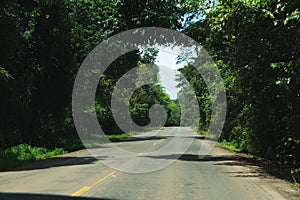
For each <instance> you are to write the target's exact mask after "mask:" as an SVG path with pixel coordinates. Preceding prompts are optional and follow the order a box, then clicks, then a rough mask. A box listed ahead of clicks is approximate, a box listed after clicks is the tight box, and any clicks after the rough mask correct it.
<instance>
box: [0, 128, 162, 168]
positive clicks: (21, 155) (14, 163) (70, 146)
mask: <svg viewBox="0 0 300 200" xmlns="http://www.w3.org/2000/svg"><path fill="white" fill-rule="evenodd" d="M159 128H161V127H153V128H148V129H147V130H145V131H151V130H156V129H159ZM136 134H138V132H132V133H123V134H112V135H106V138H107V139H109V140H110V141H112V142H118V141H121V140H123V139H126V138H129V137H131V136H133V135H136ZM97 137H98V139H99V141H101V140H100V139H101V137H100V136H97ZM101 144H103V143H101V142H98V141H97V140H92V141H90V142H86V143H85V145H83V144H82V141H81V140H80V139H72V138H70V139H61V140H58V141H57V143H56V146H58V147H60V148H53V149H47V148H44V147H32V146H30V145H28V144H19V145H17V146H14V147H10V148H7V149H5V150H1V149H0V171H5V170H9V169H13V168H16V167H20V166H22V165H24V164H26V163H30V162H32V161H38V160H44V159H47V158H53V157H56V156H58V155H62V154H65V153H67V152H72V151H76V150H80V149H84V148H93V147H98V146H99V145H101Z"/></svg>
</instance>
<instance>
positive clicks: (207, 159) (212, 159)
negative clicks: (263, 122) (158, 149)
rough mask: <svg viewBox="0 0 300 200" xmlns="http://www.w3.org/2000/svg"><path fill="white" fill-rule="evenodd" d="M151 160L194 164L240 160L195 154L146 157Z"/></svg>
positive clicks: (227, 156) (228, 156)
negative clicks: (194, 162)
mask: <svg viewBox="0 0 300 200" xmlns="http://www.w3.org/2000/svg"><path fill="white" fill-rule="evenodd" d="M147 157H149V158H153V159H178V160H181V161H196V162H216V161H229V160H232V161H234V160H242V158H240V157H238V156H234V155H233V156H231V155H219V156H211V155H197V154H182V155H181V154H171V155H161V156H147Z"/></svg>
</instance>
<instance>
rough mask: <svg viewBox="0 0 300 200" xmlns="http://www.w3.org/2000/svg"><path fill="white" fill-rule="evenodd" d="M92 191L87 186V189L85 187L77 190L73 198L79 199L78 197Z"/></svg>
mask: <svg viewBox="0 0 300 200" xmlns="http://www.w3.org/2000/svg"><path fill="white" fill-rule="evenodd" d="M90 189H91V188H90V187H89V186H85V187H83V188H81V189H79V190H77V191H76V192H74V193H73V194H72V195H71V197H77V196H79V195H81V194H83V193H85V192H86V191H88V190H90Z"/></svg>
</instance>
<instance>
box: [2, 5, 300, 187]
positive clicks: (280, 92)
mask: <svg viewBox="0 0 300 200" xmlns="http://www.w3.org/2000/svg"><path fill="white" fill-rule="evenodd" d="M299 8H300V3H299V2H298V1H285V0H253V1H247V0H235V1H227V0H218V1H217V0H216V1H206V0H198V1H195V0H110V1H104V0H1V2H0V27H1V29H0V39H1V40H0V92H1V96H0V104H1V109H0V145H1V146H0V148H1V154H0V157H1V159H8V158H10V157H12V156H15V154H16V152H17V150H15V151H8V150H12V149H22V148H26V149H25V150H24V151H29V150H30V149H31V148H33V147H40V148H41V149H40V152H44V151H45V150H44V149H42V148H47V149H55V148H56V150H57V151H59V152H61V151H72V150H75V149H80V148H82V145H81V143H80V140H79V139H78V135H77V133H76V130H75V127H74V122H73V116H72V89H73V84H74V80H75V77H76V74H77V71H78V69H79V67H80V65H81V63H82V61H83V60H84V58H85V57H86V56H87V55H88V54H89V52H90V51H91V50H92V49H93V48H94V47H95V46H97V45H98V44H99V43H100V42H101V41H104V40H106V39H107V38H109V37H111V36H112V35H114V34H117V33H120V32H122V31H126V30H130V29H133V28H139V27H163V28H168V29H172V30H177V31H179V32H181V33H184V34H186V35H187V36H189V37H191V38H193V39H194V40H195V41H197V42H198V43H200V44H201V45H202V46H203V47H204V48H205V50H206V51H207V52H208V53H209V55H210V56H211V57H212V59H213V60H214V62H215V63H216V65H217V67H218V70H219V72H220V74H221V76H222V78H223V80H224V85H225V89H226V96H227V115H226V121H225V126H224V128H223V131H222V135H221V137H220V138H219V141H220V142H224V143H228V144H230V145H233V146H234V147H235V148H237V149H240V150H241V151H242V152H246V153H250V154H253V155H257V156H260V157H264V158H266V159H269V160H272V161H274V162H277V163H279V164H280V165H281V166H283V167H284V168H286V169H288V170H290V172H291V174H292V176H293V178H294V179H295V180H296V179H297V180H298V181H299V179H300V175H299V174H300V172H299V167H300V159H299V158H300V132H299V131H300V123H299V121H300V10H299ZM157 53H158V52H157V51H156V50H155V49H149V50H147V51H146V52H144V53H142V52H131V53H128V54H126V55H124V56H122V57H120V58H118V59H117V60H116V61H115V62H114V63H112V65H111V66H110V67H109V69H108V70H107V71H106V72H105V74H104V76H103V77H101V79H100V82H99V86H98V88H97V102H96V105H95V108H96V111H97V116H98V120H99V123H100V124H101V126H102V128H103V129H104V130H105V132H106V133H111V135H122V134H124V133H123V132H122V131H121V130H120V128H119V127H118V126H117V125H116V124H115V122H114V119H113V116H112V113H111V109H110V98H111V95H112V88H114V86H115V84H116V83H117V81H118V79H119V78H120V77H121V76H122V74H124V73H126V72H127V71H129V70H130V69H131V68H132V67H133V66H137V65H145V64H147V63H152V62H153V61H154V60H155V57H156V55H157ZM145 71H147V69H145ZM179 71H180V74H181V75H180V76H181V77H185V78H186V79H187V80H188V81H189V83H190V84H191V85H192V86H193V88H194V91H195V92H196V95H197V100H198V103H199V112H200V114H201V115H200V120H199V122H197V123H196V124H195V126H196V127H197V129H198V131H199V132H200V133H204V134H205V133H206V131H207V129H208V125H209V122H210V117H211V111H210V110H211V99H210V96H209V94H208V89H207V86H206V85H205V82H204V80H203V78H202V77H201V75H200V74H199V73H198V72H197V70H196V69H195V68H194V67H193V66H192V65H189V64H187V65H186V66H185V67H183V68H181V69H180V70H179ZM141 73H143V72H141ZM157 74H158V69H157V70H156V75H157ZM156 79H157V80H156V82H157V84H153V85H148V86H144V87H142V88H140V89H139V90H137V91H136V92H135V93H134V95H133V96H132V98H131V99H130V108H129V109H130V114H131V116H132V118H133V120H134V121H135V122H136V123H137V124H140V125H146V124H148V123H149V117H148V114H149V108H150V107H151V105H154V104H156V103H160V104H162V105H163V106H164V108H165V109H166V110H167V113H168V118H167V122H166V124H165V125H166V126H178V125H179V124H180V106H179V105H178V101H177V100H174V99H171V98H170V96H169V95H168V94H167V93H166V91H165V89H164V88H163V86H161V85H160V84H159V77H158V75H157V77H156ZM178 79H179V81H180V79H181V78H180V77H179V78H178ZM59 149H61V150H59ZM13 152H15V154H14V153H13ZM25 157H26V156H25ZM30 158H31V157H30ZM24 159H26V158H24Z"/></svg>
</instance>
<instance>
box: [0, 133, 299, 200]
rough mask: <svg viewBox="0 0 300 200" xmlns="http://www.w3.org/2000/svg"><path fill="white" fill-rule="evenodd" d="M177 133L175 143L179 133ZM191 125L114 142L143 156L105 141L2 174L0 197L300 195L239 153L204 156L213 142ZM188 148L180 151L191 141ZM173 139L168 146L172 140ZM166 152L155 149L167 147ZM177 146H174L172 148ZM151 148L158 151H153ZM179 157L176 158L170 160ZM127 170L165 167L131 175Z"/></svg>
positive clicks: (216, 152)
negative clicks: (202, 151)
mask: <svg viewBox="0 0 300 200" xmlns="http://www.w3.org/2000/svg"><path fill="white" fill-rule="evenodd" d="M175 135H179V137H176V138H177V140H175V142H174V143H172V141H174V136H175ZM194 136H195V133H194V132H193V131H192V130H191V129H189V128H183V129H178V128H164V129H162V130H159V131H151V132H147V133H143V134H141V135H140V136H136V137H134V138H132V139H129V140H127V141H124V142H118V143H115V145H117V146H118V147H120V148H122V149H126V150H127V151H129V152H136V153H139V154H138V155H139V156H138V158H136V157H130V156H129V157H126V156H124V155H120V154H119V152H118V151H117V150H115V149H113V148H112V146H111V145H110V144H105V145H103V146H102V147H100V148H97V149H92V150H91V152H92V153H93V154H95V155H96V156H97V159H95V157H94V156H92V155H91V153H90V152H88V151H87V150H81V151H77V152H73V153H70V154H67V155H65V156H63V157H60V158H56V159H54V160H50V161H49V160H47V161H43V162H40V163H39V164H38V165H37V164H34V165H28V166H25V167H24V168H20V169H17V170H14V171H10V172H3V173H0V199H1V200H2V199H6V200H12V199H30V200H41V199H51V200H52V199H82V200H89V199H97V200H101V199H128V200H135V199H143V200H144V199H145V200H147V199H150V200H155V199H166V200H168V199H170V200H173V199H188V200H192V199H206V200H207V199H222V200H225V199H230V200H234V199H243V200H248V199H249V200H252V199H299V197H300V195H299V191H297V190H296V189H295V188H293V187H292V186H290V185H289V184H288V183H285V182H283V181H281V180H278V179H275V178H272V177H270V176H267V175H266V174H264V173H263V172H262V171H261V170H260V169H259V168H258V167H255V166H251V165H248V164H247V163H245V162H244V161H242V160H240V158H239V157H237V156H235V155H234V154H232V153H230V152H228V151H226V150H223V149H221V148H218V147H215V148H214V149H213V150H212V151H211V152H210V154H209V155H207V156H206V157H204V158H199V156H198V153H199V149H200V148H201V147H202V148H207V147H208V146H209V145H210V144H211V142H210V141H203V138H201V137H196V138H195V139H193V137H194ZM189 143H192V144H191V146H190V147H189V148H188V150H187V151H186V152H185V153H184V154H183V155H182V156H180V155H178V154H179V152H180V150H182V149H184V148H185V146H186V144H189ZM168 144H169V145H168ZM166 146H168V148H166V150H165V151H163V152H158V151H156V150H158V149H161V147H166ZM172 150H173V151H172ZM149 152H158V153H155V154H151V153H150V154H149ZM176 157H179V158H178V159H177V160H176V161H175V162H173V163H172V164H170V162H171V161H172V160H173V159H174V158H176ZM98 159H100V160H101V161H102V162H104V164H106V165H113V166H119V169H122V170H129V171H130V170H132V169H134V170H138V171H139V172H142V171H143V169H144V170H148V171H149V170H150V169H151V168H152V169H154V168H155V167H156V168H160V167H161V166H162V165H169V166H167V167H164V168H162V169H160V170H157V171H153V172H148V173H138V174H132V173H127V172H120V171H118V170H116V169H112V168H109V167H107V166H105V165H104V164H102V163H101V162H100V161H99V160H98ZM137 165H138V167H137Z"/></svg>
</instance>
